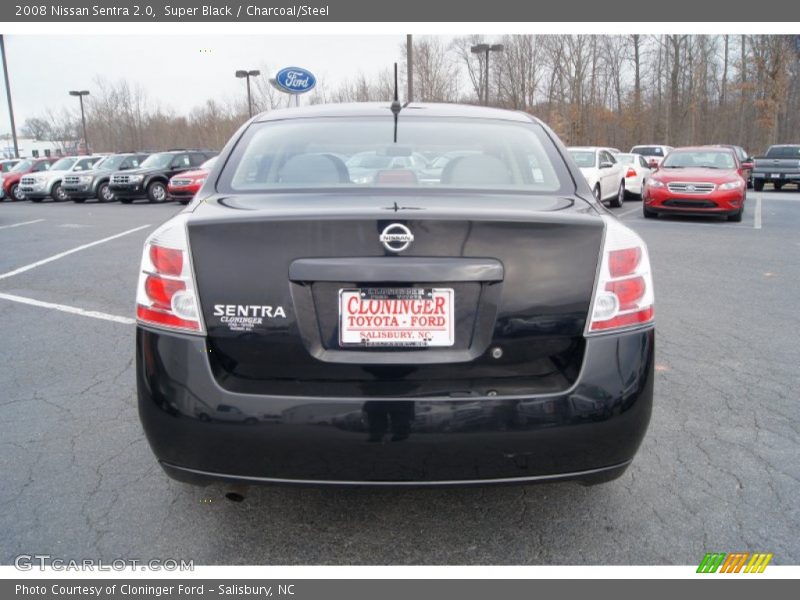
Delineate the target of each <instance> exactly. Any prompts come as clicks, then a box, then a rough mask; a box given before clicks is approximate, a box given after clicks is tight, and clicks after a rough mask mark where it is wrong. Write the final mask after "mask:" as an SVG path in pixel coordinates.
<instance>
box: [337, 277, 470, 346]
mask: <svg viewBox="0 0 800 600" xmlns="http://www.w3.org/2000/svg"><path fill="white" fill-rule="evenodd" d="M454 299H455V294H454V293H453V289H452V288H425V289H423V288H359V289H342V290H339V344H340V345H341V346H353V345H357V346H452V345H453V343H454V342H455V334H454V327H455V322H454V318H453V304H454Z"/></svg>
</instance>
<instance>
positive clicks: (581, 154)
mask: <svg viewBox="0 0 800 600" xmlns="http://www.w3.org/2000/svg"><path fill="white" fill-rule="evenodd" d="M569 154H570V156H572V160H574V161H575V164H577V165H578V166H579V167H581V168H586V167H593V166H594V158H595V154H596V152H595V151H594V150H570V151H569Z"/></svg>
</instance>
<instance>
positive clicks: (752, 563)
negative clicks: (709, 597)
mask: <svg viewBox="0 0 800 600" xmlns="http://www.w3.org/2000/svg"><path fill="white" fill-rule="evenodd" d="M771 560H772V553H766V552H754V553H752V554H751V553H750V552H733V553H731V554H725V553H724V552H709V553H708V554H706V555H705V556H704V557H703V560H701V561H700V566H699V567H697V572H698V573H763V572H764V569H766V568H767V565H768V564H769V561H771Z"/></svg>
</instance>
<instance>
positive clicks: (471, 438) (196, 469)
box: [136, 327, 655, 486]
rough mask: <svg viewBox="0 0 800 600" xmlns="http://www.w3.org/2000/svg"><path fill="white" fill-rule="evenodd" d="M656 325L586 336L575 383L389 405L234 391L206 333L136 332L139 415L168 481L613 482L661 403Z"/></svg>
mask: <svg viewBox="0 0 800 600" xmlns="http://www.w3.org/2000/svg"><path fill="white" fill-rule="evenodd" d="M654 343H655V334H654V330H653V329H652V328H650V329H644V330H638V331H633V332H628V333H624V334H616V335H607V336H598V337H593V338H591V339H589V340H587V344H586V356H585V358H584V365H583V370H582V373H581V376H580V377H579V379H578V381H577V382H576V383H575V385H574V386H573V387H572V388H570V389H569V390H567V391H565V392H562V393H558V394H552V395H542V396H527V397H505V398H502V397H487V398H482V399H480V400H477V401H476V400H475V399H474V398H470V399H468V400H466V399H454V398H449V397H443V398H442V397H440V398H429V399H416V400H407V399H404V400H387V399H370V398H363V397H357V398H353V397H348V398H314V397H300V396H263V395H253V394H239V393H233V392H228V391H226V390H224V389H222V388H221V387H220V386H219V385H218V384H217V382H216V381H215V379H214V377H213V375H212V374H211V371H210V368H209V364H208V358H207V348H206V344H205V340H204V339H203V338H200V337H196V336H184V335H178V334H169V333H159V332H155V331H153V330H149V329H145V328H142V327H139V328H138V331H137V352H136V359H137V369H136V372H137V388H138V398H139V415H140V418H141V421H142V424H143V426H144V430H145V433H146V435H147V439H148V441H149V443H150V446H151V448H152V449H153V452H154V453H155V455H156V457H157V458H158V460H159V462H160V463H161V464H162V466H163V467H164V469H165V471H166V472H167V473H168V474H169V475H170V476H172V477H174V478H176V479H180V480H184V481H189V482H192V483H199V484H205V483H210V482H214V481H228V482H237V483H294V484H315V485H316V484H328V485H422V486H426V485H468V484H492V483H530V482H537V481H555V480H563V479H582V480H586V481H587V482H595V481H602V480H607V479H612V478H614V477H616V476H618V475H619V474H621V473H622V472H623V471H624V470H625V468H626V467H627V465H628V464H629V463H630V461H631V460H632V459H633V456H634V454H635V453H636V451H637V449H638V447H639V444H640V443H641V441H642V439H643V437H644V435H645V432H646V430H647V426H648V423H649V420H650V413H651V408H652V400H653V355H654Z"/></svg>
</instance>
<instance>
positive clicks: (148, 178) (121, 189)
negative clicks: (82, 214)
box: [0, 150, 217, 204]
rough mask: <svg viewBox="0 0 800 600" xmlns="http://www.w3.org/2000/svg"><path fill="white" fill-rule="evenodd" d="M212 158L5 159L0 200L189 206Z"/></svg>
mask: <svg viewBox="0 0 800 600" xmlns="http://www.w3.org/2000/svg"><path fill="white" fill-rule="evenodd" d="M216 154H217V153H216V152H214V151H212V150H169V151H166V152H155V153H152V154H148V153H144V152H124V153H119V154H106V155H99V154H98V155H91V156H64V157H60V158H55V157H43V158H26V159H21V160H17V159H12V160H5V161H0V178H2V179H0V197H2V198H3V199H10V200H31V201H32V202H42V201H43V200H46V199H52V200H54V201H57V202H64V201H67V200H72V201H74V202H79V203H82V202H86V201H87V200H97V201H98V202H111V201H114V200H119V201H120V202H122V203H124V204H129V203H131V202H133V201H134V200H137V199H147V200H149V201H150V202H166V201H169V200H177V201H179V202H183V203H188V202H189V201H190V200H191V199H192V197H193V196H194V194H195V193H196V192H197V190H199V189H200V186H202V184H203V182H204V181H205V177H206V175H207V173H208V171H209V169H210V168H211V165H212V164H213V160H214V158H215V157H216Z"/></svg>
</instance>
